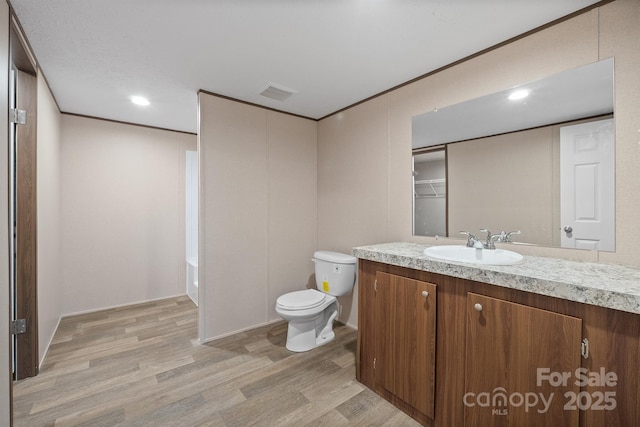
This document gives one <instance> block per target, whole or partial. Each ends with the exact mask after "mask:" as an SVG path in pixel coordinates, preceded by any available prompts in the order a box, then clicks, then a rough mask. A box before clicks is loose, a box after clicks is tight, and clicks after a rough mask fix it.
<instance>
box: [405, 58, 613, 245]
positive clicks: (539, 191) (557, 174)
mask: <svg viewBox="0 0 640 427" xmlns="http://www.w3.org/2000/svg"><path fill="white" fill-rule="evenodd" d="M578 82H579V84H578ZM523 88H524V89H527V90H528V92H529V95H528V96H527V97H525V98H522V99H520V100H515V101H510V100H509V99H508V95H509V94H510V93H512V92H513V88H512V89H510V90H507V91H503V92H500V93H497V94H493V95H488V96H486V97H482V98H479V99H475V100H471V101H467V102H464V103H462V104H457V105H454V106H451V107H447V108H443V109H439V110H438V111H437V112H429V113H426V114H422V115H420V116H416V117H414V119H413V129H412V130H413V146H414V171H413V172H414V234H415V235H428V236H433V235H439V236H450V237H456V238H457V237H459V235H458V233H459V231H460V230H469V231H472V232H475V233H478V234H483V233H479V229H481V228H488V229H489V230H491V231H492V232H494V233H499V232H500V231H507V232H508V231H515V230H521V231H522V234H521V235H518V236H514V239H513V240H514V241H517V242H518V243H528V244H537V245H544V246H558V247H576V248H585V249H598V250H610V251H612V250H615V243H614V241H613V238H614V236H613V235H614V232H613V230H614V228H615V224H614V216H615V215H614V213H613V206H614V200H613V194H614V193H615V188H614V187H613V182H614V174H615V171H614V166H613V165H614V161H613V159H614V141H613V120H612V119H613V59H608V60H605V61H600V62H598V63H595V64H590V65H587V66H584V67H580V68H577V69H574V70H570V71H566V72H563V73H560V74H557V75H554V76H550V77H547V78H545V79H542V80H539V81H536V82H532V83H528V84H526V85H521V86H519V87H518V89H523ZM556 95H557V96H556ZM558 96H559V97H558ZM541 100H542V101H544V102H541ZM481 101H482V102H481ZM508 103H511V106H510V107H507V106H506V105H507V104H508ZM560 105H563V106H564V108H560ZM508 108H511V110H513V111H510V110H509V109H508ZM550 112H553V114H551V115H550V114H549V113H550ZM489 113H492V114H489ZM587 122H592V125H584V126H591V127H592V128H594V129H599V131H597V132H596V131H594V130H584V129H586V128H584V129H582V130H580V131H578V133H577V134H575V135H573V136H572V137H571V138H573V142H562V139H564V140H567V138H568V136H567V135H569V134H574V133H575V132H571V131H570V130H571V129H580V127H575V125H578V124H580V125H582V123H587ZM516 126H520V127H519V128H516ZM431 130H433V132H431ZM445 143H446V162H445V163H444V169H445V171H444V172H443V173H441V175H442V176H441V177H433V176H435V175H433V176H432V175H426V174H427V173H431V172H426V171H425V172H422V173H423V175H422V176H421V175H420V173H421V171H422V170H423V168H424V167H422V166H417V165H420V164H421V163H426V164H427V165H428V164H429V163H430V162H431V161H432V159H429V157H428V156H426V157H427V159H429V160H428V161H424V162H423V159H424V157H421V156H423V155H425V153H424V152H423V151H424V148H423V147H428V146H433V145H439V146H442V144H445ZM567 144H568V145H567ZM564 145H567V146H574V147H578V149H579V150H582V151H584V150H589V151H590V152H591V154H590V155H591V157H590V158H589V159H588V160H586V159H587V158H586V157H585V158H584V159H581V160H579V161H578V162H577V163H575V164H574V165H573V166H571V167H568V166H566V164H567V162H569V160H567V154H566V153H567V151H566V150H565V149H564V148H563V149H562V150H561V147H562V146H564ZM580 147H581V148H580ZM441 155H442V154H441ZM443 157H444V156H443ZM594 159H595V160H594ZM597 159H603V160H602V161H601V160H597ZM441 162H442V160H441ZM425 167H426V166H425ZM440 168H441V170H442V164H441V165H440ZM428 169H429V170H433V171H435V170H437V168H436V167H433V168H431V167H429V168H428ZM565 170H571V171H572V176H573V178H571V179H573V180H574V181H573V182H574V184H572V185H574V188H577V189H578V193H579V194H581V195H582V196H581V198H578V199H575V200H577V203H576V204H575V206H574V207H573V208H571V209H573V211H571V212H570V214H568V213H567V212H568V211H567V208H566V207H564V205H566V203H565V202H566V201H567V199H570V198H569V197H566V196H565V195H564V193H566V186H567V184H561V182H562V181H563V179H564V180H565V181H566V179H565V178H566V177H567V176H568V174H567V173H565ZM433 173H435V172H433ZM416 174H417V175H416ZM445 176H446V185H444V187H445V188H446V191H445V192H444V196H443V195H442V193H438V196H439V198H440V199H444V200H440V201H439V202H436V203H433V202H432V201H429V202H426V201H425V199H426V200H430V199H432V198H435V199H437V197H434V196H433V194H429V193H423V192H422V189H421V188H420V186H421V185H422V186H423V187H424V186H427V184H426V183H425V184H417V183H419V182H421V181H425V180H426V181H428V180H433V179H442V178H444V177H445ZM563 177H564V178H563ZM576 183H577V184H576ZM607 186H609V187H607ZM428 188H429V187H428ZM607 188H608V189H607ZM429 189H430V188H429ZM561 190H562V191H561ZM424 196H427V197H424ZM606 196H610V197H606ZM572 197H578V196H576V195H574V196H572ZM427 203H430V204H432V205H435V204H437V203H439V204H443V205H444V206H445V208H444V209H445V218H444V221H443V219H442V217H441V212H442V210H440V211H438V212H439V213H438V215H440V216H438V215H436V214H433V213H428V214H426V213H425V212H432V209H431V208H429V209H427V208H425V207H424V205H425V204H427ZM561 211H562V212H561ZM443 222H444V228H443V226H442V224H443ZM596 223H599V225H597V226H596V227H591V228H592V229H593V228H598V229H599V230H600V231H599V233H600V236H595V237H594V236H593V235H590V234H589V233H591V231H589V232H587V231H586V228H587V226H588V225H589V226H593V225H594V224H596ZM568 229H571V232H569V233H568V232H566V231H565V230H568ZM443 231H444V232H443Z"/></svg>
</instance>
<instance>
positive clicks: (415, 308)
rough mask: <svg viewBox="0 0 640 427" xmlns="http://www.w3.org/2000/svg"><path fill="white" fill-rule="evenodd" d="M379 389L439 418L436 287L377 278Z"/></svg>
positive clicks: (398, 278) (395, 278)
mask: <svg viewBox="0 0 640 427" xmlns="http://www.w3.org/2000/svg"><path fill="white" fill-rule="evenodd" d="M374 294H375V295H374V298H375V313H376V315H375V329H376V337H375V338H376V339H375V344H374V348H375V352H374V356H373V365H374V369H375V385H376V390H377V391H378V392H380V393H381V394H383V395H387V396H388V397H389V398H390V399H391V400H394V401H402V402H403V403H404V404H406V405H408V407H410V408H413V409H415V410H416V411H418V412H419V413H420V414H422V415H425V416H427V417H429V418H433V408H434V401H433V397H434V390H435V358H436V342H435V339H436V285H434V284H432V283H427V282H422V281H419V280H414V279H409V278H406V277H401V276H396V275H392V274H388V273H384V272H378V273H377V274H376V281H375V283H374Z"/></svg>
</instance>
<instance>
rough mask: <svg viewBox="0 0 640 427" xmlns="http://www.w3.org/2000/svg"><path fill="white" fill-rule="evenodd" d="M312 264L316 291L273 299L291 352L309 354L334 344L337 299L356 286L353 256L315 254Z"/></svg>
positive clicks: (302, 291)
mask: <svg viewBox="0 0 640 427" xmlns="http://www.w3.org/2000/svg"><path fill="white" fill-rule="evenodd" d="M313 261H314V262H315V271H316V287H317V288H318V289H305V290H300V291H294V292H289V293H287V294H284V295H282V296H280V297H278V299H277V300H276V313H278V315H279V316H280V317H282V318H283V319H284V320H286V321H288V322H289V325H288V329H287V344H286V347H287V349H288V350H290V351H295V352H302V351H309V350H312V349H314V348H316V347H318V346H321V345H323V344H327V343H329V342H331V341H333V339H334V338H335V333H334V332H333V322H334V321H335V320H336V318H337V317H338V314H339V307H338V299H337V298H336V296H341V295H346V294H348V293H350V292H351V290H352V289H353V285H354V284H355V279H356V264H357V259H356V258H355V257H352V256H351V255H346V254H341V253H338V252H329V251H317V252H315V253H314V255H313Z"/></svg>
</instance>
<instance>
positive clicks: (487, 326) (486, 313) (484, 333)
mask: <svg viewBox="0 0 640 427" xmlns="http://www.w3.org/2000/svg"><path fill="white" fill-rule="evenodd" d="M581 335H582V320H581V319H578V318H575V317H570V316H565V315H562V314H557V313H553V312H550V311H545V310H540V309H537V308H532V307H528V306H525V305H520V304H514V303H510V302H507V301H503V300H498V299H494V298H489V297H485V296H481V295H476V294H472V293H469V294H468V296H467V338H466V367H465V391H466V394H465V395H464V402H463V403H464V405H465V425H466V426H479V427H480V426H481V427H489V426H514V427H516V426H517V427H526V426H532V427H533V426H536V427H538V426H563V427H570V426H577V425H578V415H579V414H578V411H577V410H571V409H565V404H567V403H568V402H569V401H570V399H571V397H572V396H577V395H578V393H579V392H580V389H579V387H578V384H577V383H576V381H577V377H576V374H577V373H578V372H577V371H576V370H577V369H578V368H580V357H581V356H580V340H581ZM565 378H566V380H565ZM538 380H540V381H538Z"/></svg>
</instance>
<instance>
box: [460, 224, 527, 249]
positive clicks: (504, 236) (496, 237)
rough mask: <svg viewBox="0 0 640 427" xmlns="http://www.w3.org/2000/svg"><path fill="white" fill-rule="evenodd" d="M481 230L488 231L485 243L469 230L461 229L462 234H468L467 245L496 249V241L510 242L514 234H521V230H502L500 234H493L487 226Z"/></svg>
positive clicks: (469, 246)
mask: <svg viewBox="0 0 640 427" xmlns="http://www.w3.org/2000/svg"><path fill="white" fill-rule="evenodd" d="M480 231H482V232H484V233H487V240H486V241H485V242H484V243H483V242H482V240H480V239H479V238H478V237H476V236H475V235H473V234H472V233H469V232H468V231H461V232H460V234H464V235H465V236H467V247H468V248H476V249H495V248H496V243H501V242H502V243H510V242H511V235H512V234H520V231H519V230H518V231H509V232H508V233H507V232H505V231H501V232H500V234H492V233H491V231H489V230H487V229H486V228H482V229H480Z"/></svg>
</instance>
